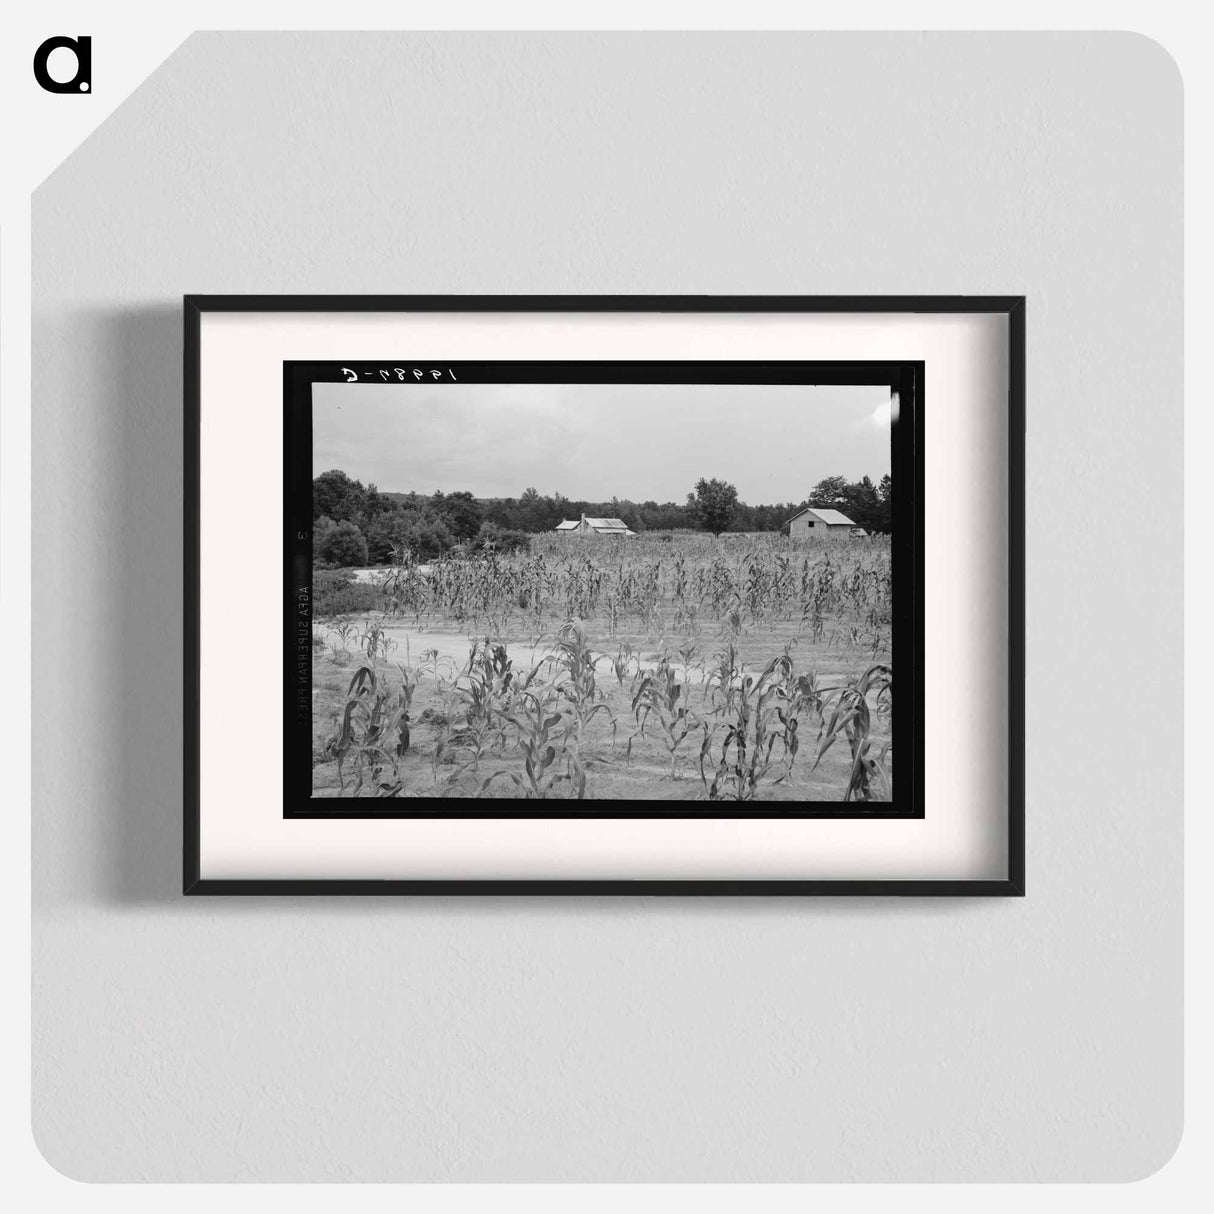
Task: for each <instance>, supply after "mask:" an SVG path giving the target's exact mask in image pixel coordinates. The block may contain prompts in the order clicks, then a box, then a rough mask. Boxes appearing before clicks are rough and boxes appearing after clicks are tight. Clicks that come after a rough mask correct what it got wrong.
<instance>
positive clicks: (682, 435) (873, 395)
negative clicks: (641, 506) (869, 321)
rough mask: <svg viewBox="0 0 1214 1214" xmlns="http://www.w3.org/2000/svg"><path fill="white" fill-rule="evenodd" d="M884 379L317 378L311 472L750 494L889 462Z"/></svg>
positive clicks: (880, 471)
mask: <svg viewBox="0 0 1214 1214" xmlns="http://www.w3.org/2000/svg"><path fill="white" fill-rule="evenodd" d="M889 446H890V437H889V389H888V388H885V387H879V386H878V387H860V386H845V387H815V386H808V385H783V384H779V385H776V384H764V385H758V386H751V385H747V386H741V385H735V384H712V385H704V384H424V383H423V384H316V385H314V387H313V407H312V451H313V460H312V463H313V470H314V474H319V473H321V472H326V471H328V470H330V469H332V468H340V469H341V470H342V471H343V472H346V473H348V474H349V475H350V476H352V477H354V478H356V479H357V480H360V481H362V482H363V483H364V484H367V483H372V484H375V485H377V486H378V487H379V488H380V489H381V490H386V491H390V492H399V493H407V492H409V491H410V490H416V491H417V492H418V493H423V494H430V493H433V492H434V491H435V490H436V489H441V490H442V491H443V492H444V493H449V492H451V491H453V490H457V489H467V490H470V491H471V492H472V494H473V495H474V496H476V497H518V496H519V494H521V493H522V491H523V490H524V489H525V488H527V487H528V486H529V485H534V486H535V488H536V489H538V490H539V491H540V492H541V493H553V492H560V493H563V494H564V495H565V496H566V497H569V498H574V499H579V498H580V499H583V500H588V501H606V500H609V499H610V498H612V497H620V498H631V499H632V500H634V501H647V500H654V501H658V502H665V501H676V502H681V501H683V500H684V499H685V498H686V496H687V494H688V493H689V492H690V491H691V489H692V487H693V485H694V483H695V481H696V480H698V479H699V478H700V477H701V476H707V477H714V476H715V477H719V478H721V479H722V480H726V481H730V482H731V483H732V484H734V485H736V486H737V489H738V496H739V497H740V498H741V499H742V500H743V501H745V502H749V503H752V504H757V503H765V502H783V501H800V500H801V499H803V498H804V497H805V496H806V495H807V494H808V493H809V491H810V489H811V488H812V487H813V486H814V485H815V484H816V483H817V482H818V481H820V480H822V479H823V478H824V477H827V476H845V477H847V479H848V480H858V479H859V478H860V477H862V476H870V477H872V479H873V481H874V482H877V481H879V480H880V479H881V477H882V476H884V475H885V474H886V473H887V472H889V470H890V451H889Z"/></svg>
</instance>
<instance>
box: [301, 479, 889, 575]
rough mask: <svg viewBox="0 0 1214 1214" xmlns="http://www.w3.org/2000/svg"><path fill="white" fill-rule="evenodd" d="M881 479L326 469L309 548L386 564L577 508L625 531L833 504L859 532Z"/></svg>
mask: <svg viewBox="0 0 1214 1214" xmlns="http://www.w3.org/2000/svg"><path fill="white" fill-rule="evenodd" d="M891 490H892V486H891V482H890V478H889V477H888V476H884V477H882V478H881V480H880V482H879V483H877V484H874V483H873V482H872V480H871V479H870V478H869V477H867V476H865V477H862V478H861V479H860V480H858V481H848V480H847V479H846V478H845V477H842V476H831V477H827V478H826V479H825V480H822V481H819V482H818V484H816V485H815V486H814V487H813V490H812V491H811V492H810V494H809V495H808V496H807V497H806V498H805V499H804V500H803V501H801V502H775V503H772V504H770V505H749V504H747V503H746V502H740V501H738V500H737V490H736V489H735V488H734V486H733V485H730V484H728V483H727V482H725V481H720V480H700V481H699V482H697V484H696V487H695V491H694V492H692V493H689V494H688V495H687V500H686V501H685V502H682V503H679V502H656V501H652V500H650V501H643V502H637V501H632V500H630V499H621V498H618V497H613V498H612V499H611V500H610V501H589V500H584V499H580V498H567V497H564V496H563V495H562V494H559V493H554V494H542V493H540V492H539V491H538V490H537V489H535V488H533V487H531V488H527V489H525V490H524V491H523V492H522V493H521V494H520V495H519V496H518V497H517V498H515V497H505V498H477V497H474V496H473V495H472V493H470V492H468V491H467V490H460V491H457V492H454V493H443V492H441V491H440V492H436V493H434V494H431V495H429V496H426V495H424V494H419V493H386V492H382V491H381V490H379V489H378V488H377V487H376V486H375V485H364V484H363V483H362V482H361V481H358V480H355V479H353V478H352V477H350V476H348V475H347V474H346V473H345V472H342V471H339V470H337V469H334V470H333V471H330V472H324V473H321V475H320V476H318V477H316V478H315V479H314V480H313V482H312V523H313V551H314V554H315V557H316V560H317V561H319V562H321V563H323V564H330V565H342V566H350V565H356V566H362V565H368V564H370V565H382V564H387V563H388V562H390V561H391V560H393V559H394V557H395V556H396V555H397V554H398V553H399V552H400V551H402V550H408V551H409V552H411V553H412V554H414V555H415V556H418V557H420V558H422V559H424V560H428V559H432V558H433V557H436V556H440V555H442V554H443V553H444V552H449V551H450V550H451V549H452V548H454V547H456V545H461V546H463V547H464V548H465V549H466V550H470V551H477V550H481V549H483V548H485V547H486V546H488V545H492V546H493V547H494V548H495V549H496V550H497V551H499V552H500V551H503V550H505V551H509V550H512V549H515V548H522V547H526V546H527V545H528V543H529V542H530V540H529V537H530V536H531V535H534V534H536V533H537V532H542V531H551V530H553V529H554V528H555V527H556V525H557V524H558V523H560V522H562V521H564V520H565V519H576V518H580V517H581V515H583V514H586V515H589V516H591V517H592V518H595V517H607V518H618V519H622V520H623V522H624V523H625V524H626V525H627V526H628V527H630V528H632V530H633V531H636V532H643V531H678V530H704V531H712V532H714V533H717V534H720V533H722V532H739V531H781V530H782V531H784V532H785V533H786V534H787V530H788V521H789V519H790V518H792V517H793V515H795V514H797V513H798V512H800V511H801V510H803V509H805V507H806V506H821V507H828V508H830V509H835V510H841V511H842V512H843V513H844V514H846V515H847V516H848V518H850V519H851V520H852V521H853V522H854V523H856V525H857V526H859V527H863V528H864V529H865V530H866V531H869V532H889V531H891V530H892V526H893V518H892V501H891Z"/></svg>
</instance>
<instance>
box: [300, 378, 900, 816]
mask: <svg viewBox="0 0 1214 1214" xmlns="http://www.w3.org/2000/svg"><path fill="white" fill-rule="evenodd" d="M916 372H917V376H916ZM286 378H287V398H286V406H285V407H286V430H287V433H286V466H287V509H286V524H287V526H286V539H287V552H286V587H287V602H286V618H287V621H288V623H287V638H288V640H287V644H288V662H287V671H288V675H287V702H286V724H287V729H286V752H287V753H286V755H285V769H284V774H285V780H286V788H287V790H288V795H287V798H286V801H285V807H284V813H285V815H286V816H293V815H295V814H303V815H305V816H312V817H318V816H320V817H323V816H335V817H341V816H349V815H356V816H365V815H368V814H371V815H375V816H407V815H416V814H419V813H426V814H429V813H434V812H439V813H444V814H453V815H469V816H495V815H498V814H504V815H510V816H517V815H518V814H520V813H530V814H533V815H535V816H554V817H564V816H569V817H576V816H579V815H594V814H596V813H598V814H610V815H611V816H670V815H672V814H673V815H679V816H697V815H703V816H712V817H716V816H732V815H739V816H740V815H754V816H793V817H795V816H806V817H829V816H844V817H864V816H885V817H892V816H902V817H913V816H920V815H921V814H922V806H921V804H920V803H918V799H917V798H916V797H915V795H914V780H913V771H914V768H915V766H916V755H915V749H916V748H915V737H916V732H917V731H916V729H915V722H916V718H917V715H918V714H917V713H916V711H915V706H916V700H917V695H916V685H917V682H918V680H917V679H916V676H915V671H914V670H913V669H912V667H913V662H912V661H911V660H910V658H911V654H912V653H913V652H914V648H915V646H914V639H913V638H914V630H915V627H916V617H915V601H914V600H915V597H916V595H915V585H914V583H915V578H914V576H913V569H912V558H913V552H914V532H915V523H916V519H915V509H914V500H915V494H914V480H915V446H914V436H915V434H914V430H915V428H914V425H913V417H914V410H915V407H916V404H917V402H916V400H915V399H914V398H915V397H916V395H921V390H922V389H921V381H922V372H921V368H916V367H914V366H913V365H910V366H907V365H901V364H895V363H890V364H881V363H872V364H822V363H770V364H757V363H744V364H738V363H729V364H726V363H721V364H712V363H696V364H593V365H592V364H561V363H548V364H531V365H523V364H509V363H502V364H462V365H459V366H449V365H447V364H444V363H435V362H423V363H414V362H404V363H399V364H396V363H393V364H374V365H372V364H363V363H356V364H352V365H337V364H294V365H290V366H288V368H287V376H286ZM904 579H905V580H904ZM895 659H899V661H898V693H899V694H898V705H899V708H898V714H897V718H896V719H897V725H898V728H897V731H896V732H897V737H896V738H895V710H894V687H895V682H894V670H895ZM419 801H426V802H430V803H431V804H430V806H429V807H427V808H423V807H421V806H419V804H418V802H419ZM435 801H442V802H444V803H445V804H444V805H443V806H440V807H439V808H438V809H437V810H436V809H435V807H434V805H433V804H432V803H433V802H435ZM503 801H505V802H512V803H513V804H507V805H501V804H500V803H501V802H503ZM523 801H526V802H528V803H530V804H529V805H528V806H527V807H526V809H520V806H519V804H518V803H519V802H523ZM473 802H475V804H473ZM604 803H613V804H604Z"/></svg>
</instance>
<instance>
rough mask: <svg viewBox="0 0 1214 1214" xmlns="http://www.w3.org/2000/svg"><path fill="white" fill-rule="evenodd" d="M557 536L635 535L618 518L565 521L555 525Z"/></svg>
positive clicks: (585, 518)
mask: <svg viewBox="0 0 1214 1214" xmlns="http://www.w3.org/2000/svg"><path fill="white" fill-rule="evenodd" d="M556 531H557V534H558V535H636V532H635V531H630V530H629V529H628V527H627V525H626V524H625V523H624V522H623V520H622V519H618V518H587V517H586V515H584V514H583V515H582V517H581V518H580V519H576V518H575V519H567V520H566V521H565V522H563V523H558V524H557V525H556Z"/></svg>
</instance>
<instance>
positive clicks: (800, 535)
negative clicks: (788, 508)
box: [788, 506, 863, 540]
mask: <svg viewBox="0 0 1214 1214" xmlns="http://www.w3.org/2000/svg"><path fill="white" fill-rule="evenodd" d="M853 530H856V531H859V528H858V527H856V524H855V523H853V522H852V521H851V519H849V518H848V517H847V515H846V514H844V513H843V512H842V511H840V510H827V509H825V508H824V507H822V506H809V507H807V508H806V509H804V510H802V511H801V513H800V514H794V515H793V516H792V518H791V519H789V520H788V534H789V535H790V536H791V537H792V538H793V539H794V540H797V539H802V540H803V539H808V538H809V537H810V536H818V535H827V536H831V537H832V538H839V537H842V538H843V539H846V538H847V537H848V536H849V535H851V534H852V531H853ZM860 534H863V532H860Z"/></svg>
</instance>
